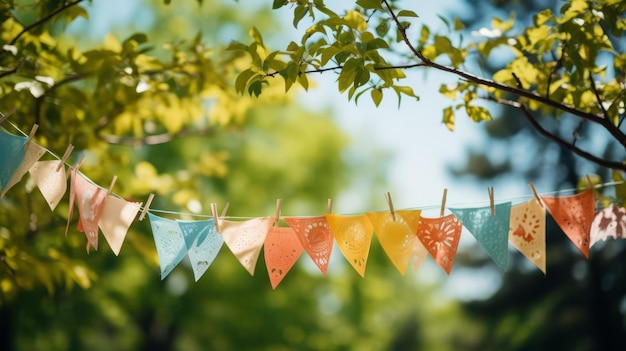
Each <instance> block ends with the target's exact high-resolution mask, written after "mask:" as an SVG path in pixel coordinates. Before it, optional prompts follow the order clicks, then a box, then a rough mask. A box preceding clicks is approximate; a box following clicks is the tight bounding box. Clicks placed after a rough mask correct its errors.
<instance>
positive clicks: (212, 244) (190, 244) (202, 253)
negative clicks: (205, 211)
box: [177, 219, 224, 281]
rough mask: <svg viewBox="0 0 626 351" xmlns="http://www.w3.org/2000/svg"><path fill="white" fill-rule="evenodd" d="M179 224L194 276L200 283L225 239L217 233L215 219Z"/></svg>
mask: <svg viewBox="0 0 626 351" xmlns="http://www.w3.org/2000/svg"><path fill="white" fill-rule="evenodd" d="M177 222H178V225H179V226H180V229H181V231H182V232H183V236H184V237H185V243H187V250H188V252H187V254H188V255H189V260H190V261H191V267H192V268H193V276H194V278H195V279H196V281H198V280H199V279H200V277H202V275H203V274H204V272H206V270H207V269H208V268H209V266H210V265H211V263H213V260H215V257H217V254H218V253H219V251H220V249H221V248H222V245H223V244H224V239H223V238H222V236H221V235H220V234H219V233H218V232H217V231H215V224H214V221H213V219H207V220H202V221H180V220H179V221H177Z"/></svg>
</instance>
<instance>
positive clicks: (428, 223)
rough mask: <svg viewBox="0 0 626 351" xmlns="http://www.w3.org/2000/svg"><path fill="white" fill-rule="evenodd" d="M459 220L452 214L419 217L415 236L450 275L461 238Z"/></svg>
mask: <svg viewBox="0 0 626 351" xmlns="http://www.w3.org/2000/svg"><path fill="white" fill-rule="evenodd" d="M462 229H463V226H462V225H461V222H460V221H459V220H458V219H457V218H456V217H455V216H454V215H453V214H449V215H447V216H445V217H438V218H425V217H422V218H420V225H419V227H417V237H418V238H419V240H420V241H421V242H422V244H424V246H425V247H426V249H427V250H428V252H429V253H430V255H431V256H432V257H433V258H434V259H435V262H437V264H439V266H440V267H441V268H443V270H444V271H445V272H446V273H447V274H448V275H450V271H451V270H452V265H453V264H454V259H455V258H456V250H457V248H458V246H459V240H460V238H461V230H462Z"/></svg>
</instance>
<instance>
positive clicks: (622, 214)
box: [589, 204, 626, 247]
mask: <svg viewBox="0 0 626 351" xmlns="http://www.w3.org/2000/svg"><path fill="white" fill-rule="evenodd" d="M589 236H590V239H591V242H590V243H589V246H590V247H591V246H593V245H594V244H595V243H597V242H598V241H600V240H603V241H604V240H606V239H607V238H609V237H612V238H613V239H626V208H624V207H621V206H617V205H615V204H611V205H610V206H609V207H607V208H605V209H604V210H602V211H599V212H598V213H597V214H596V217H595V218H594V219H593V223H591V231H590V235H589Z"/></svg>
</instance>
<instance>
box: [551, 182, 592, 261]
mask: <svg viewBox="0 0 626 351" xmlns="http://www.w3.org/2000/svg"><path fill="white" fill-rule="evenodd" d="M541 199H542V200H543V203H544V204H546V207H547V208H548V212H550V214H551V215H552V218H554V220H555V221H556V223H557V224H558V225H559V227H560V228H561V229H562V230H563V232H564V233H565V235H567V237H568V238H569V239H570V240H571V241H572V243H574V245H575V246H576V247H577V248H578V249H579V250H580V252H582V253H583V255H585V257H586V258H589V232H590V231H591V222H593V218H594V216H595V198H594V194H593V189H588V190H585V191H583V192H582V193H579V194H576V195H571V196H562V197H541Z"/></svg>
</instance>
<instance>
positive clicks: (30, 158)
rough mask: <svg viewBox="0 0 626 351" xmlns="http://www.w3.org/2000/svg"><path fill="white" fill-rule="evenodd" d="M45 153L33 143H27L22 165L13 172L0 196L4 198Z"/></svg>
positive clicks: (43, 149)
mask: <svg viewBox="0 0 626 351" xmlns="http://www.w3.org/2000/svg"><path fill="white" fill-rule="evenodd" d="M45 153H46V149H45V148H44V147H43V146H41V145H39V144H37V143H33V142H30V143H28V144H27V146H26V153H25V154H24V159H23V160H22V163H20V165H19V166H18V167H17V169H16V170H15V172H13V175H12V176H11V179H9V182H8V183H7V186H6V187H5V188H4V189H2V195H0V196H4V194H6V192H7V191H8V190H9V189H11V187H13V186H14V185H15V184H17V183H19V181H20V180H22V177H23V176H24V174H26V172H28V170H29V169H30V168H31V167H32V166H33V164H34V163H35V162H37V161H39V159H40V158H41V156H43V154H45Z"/></svg>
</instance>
